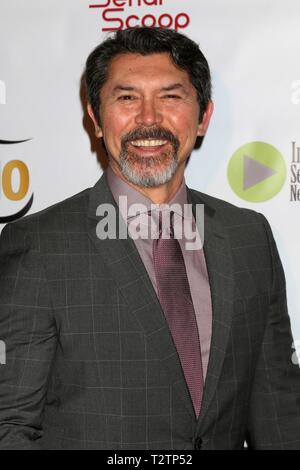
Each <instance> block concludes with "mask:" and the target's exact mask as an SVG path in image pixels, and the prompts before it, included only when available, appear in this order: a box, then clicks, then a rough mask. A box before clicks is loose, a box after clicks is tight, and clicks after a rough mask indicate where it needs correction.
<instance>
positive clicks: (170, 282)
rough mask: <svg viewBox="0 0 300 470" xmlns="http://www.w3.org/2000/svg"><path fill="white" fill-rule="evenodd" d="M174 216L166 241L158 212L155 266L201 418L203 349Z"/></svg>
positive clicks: (158, 283)
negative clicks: (175, 234) (174, 225)
mask: <svg viewBox="0 0 300 470" xmlns="http://www.w3.org/2000/svg"><path fill="white" fill-rule="evenodd" d="M173 214H174V213H173ZM173 214H171V221H170V238H169V239H167V238H163V237H162V227H161V221H162V214H161V212H159V238H158V239H156V240H153V262H154V270H155V276H156V282H157V290H158V297H159V300H160V304H161V306H162V309H163V311H164V314H165V317H166V320H167V322H168V325H169V328H170V331H171V334H172V337H173V340H174V343H175V346H176V349H177V352H178V355H179V358H180V362H181V366H182V369H183V372H184V376H185V380H186V383H187V386H188V389H189V392H190V396H191V399H192V401H193V405H194V409H195V414H196V416H198V415H199V412H200V408H201V401H202V394H203V371H202V360H201V349H200V342H199V335H198V327H197V322H196V317H195V311H194V307H193V302H192V296H191V291H190V286H189V282H188V278H187V273H186V268H185V264H184V258H183V255H182V251H181V248H180V244H179V242H178V240H177V239H176V238H174V228H173Z"/></svg>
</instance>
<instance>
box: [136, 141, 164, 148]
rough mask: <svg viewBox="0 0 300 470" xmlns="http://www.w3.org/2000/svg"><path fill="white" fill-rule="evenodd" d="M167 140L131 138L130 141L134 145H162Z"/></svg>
mask: <svg viewBox="0 0 300 470" xmlns="http://www.w3.org/2000/svg"><path fill="white" fill-rule="evenodd" d="M167 142H168V141H167V140H154V139H152V140H150V139H148V140H132V141H131V142H130V144H131V145H133V146H134V147H162V146H163V145H165V144H166V143H167Z"/></svg>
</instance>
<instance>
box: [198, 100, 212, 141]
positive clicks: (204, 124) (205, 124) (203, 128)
mask: <svg viewBox="0 0 300 470" xmlns="http://www.w3.org/2000/svg"><path fill="white" fill-rule="evenodd" d="M213 110H214V104H213V102H212V101H209V102H208V104H207V107H206V110H205V113H204V114H203V118H202V121H201V122H200V124H199V125H198V131H197V136H198V137H202V136H204V135H205V134H206V131H207V128H208V125H209V121H210V118H211V116H212V113H213Z"/></svg>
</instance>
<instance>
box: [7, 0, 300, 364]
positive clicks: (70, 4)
mask: <svg viewBox="0 0 300 470" xmlns="http://www.w3.org/2000/svg"><path fill="white" fill-rule="evenodd" d="M299 18H300V3H299V1H298V0H251V1H250V0H243V1H239V0H185V1H183V0H98V1H97V0H95V1H93V0H26V1H24V0H1V3H0V230H1V228H3V226H4V224H6V223H7V222H10V221H12V220H15V219H18V218H19V217H22V216H24V215H26V214H29V213H33V212H36V211H38V210H40V209H43V208H45V207H47V206H49V205H50V204H53V203H55V202H58V201H60V200H62V199H64V198H66V197H68V196H70V195H72V194H74V193H76V192H79V191H81V190H82V189H84V188H86V187H88V186H92V185H94V184H95V182H96V181H97V179H98V178H99V177H100V176H101V173H102V171H103V149H102V148H101V146H100V144H99V142H96V141H95V139H94V137H93V135H92V134H93V132H92V126H91V124H90V123H89V121H88V119H87V117H86V114H85V112H84V102H85V99H84V94H83V91H82V89H81V87H80V80H81V76H82V72H83V69H84V64H85V60H86V58H87V56H88V54H89V53H90V51H91V50H92V49H93V48H94V47H95V46H96V45H97V44H98V43H99V42H101V40H102V39H103V38H104V37H105V36H106V35H107V34H109V32H110V31H115V30H117V29H120V28H125V27H137V26H140V25H144V26H154V25H159V26H163V27H170V28H174V29H176V30H177V31H180V32H182V33H184V34H187V35H188V36H190V37H191V38H192V39H194V40H195V41H196V42H198V43H199V44H200V47H201V49H202V50H203V52H204V54H205V55H206V57H207V59H208V62H209V64H210V67H211V71H212V79H213V99H214V102H215V112H214V116H213V119H212V122H211V125H210V128H209V130H208V133H207V136H206V138H205V139H204V142H203V145H202V147H201V148H200V149H199V150H197V151H195V152H194V154H193V156H192V158H191V159H190V161H189V164H188V167H187V170H186V179H187V183H188V185H189V186H191V187H193V188H195V189H198V190H200V191H203V192H207V193H209V194H211V195H214V196H217V197H219V198H223V199H225V200H227V201H229V202H232V203H233V204H236V205H238V206H241V207H248V208H250V209H254V210H256V211H259V212H261V213H263V214H264V215H265V216H266V217H267V218H268V220H269V221H270V223H271V226H272V228H273V231H274V236H275V239H276V241H277V245H278V248H279V251H280V254H281V258H282V262H283V265H284V268H285V272H286V279H287V287H288V303H289V311H290V316H291V320H292V328H293V333H294V338H295V344H294V345H291V357H292V358H293V360H295V361H296V359H297V354H298V355H299V352H300V296H299V293H298V291H299V284H300V275H299V273H300V270H299V267H300V61H299V57H300V29H299Z"/></svg>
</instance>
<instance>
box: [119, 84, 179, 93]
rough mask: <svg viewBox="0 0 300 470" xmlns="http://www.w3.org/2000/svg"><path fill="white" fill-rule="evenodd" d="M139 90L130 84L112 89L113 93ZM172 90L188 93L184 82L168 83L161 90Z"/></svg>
mask: <svg viewBox="0 0 300 470" xmlns="http://www.w3.org/2000/svg"><path fill="white" fill-rule="evenodd" d="M136 90H138V88H137V87H134V86H129V85H116V86H115V87H114V88H113V90H112V93H113V94H115V93H118V92H120V91H136ZM172 90H182V91H183V92H184V93H186V94H187V90H186V89H185V87H184V86H183V85H182V83H172V84H171V85H168V86H165V87H162V88H161V89H160V91H172Z"/></svg>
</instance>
